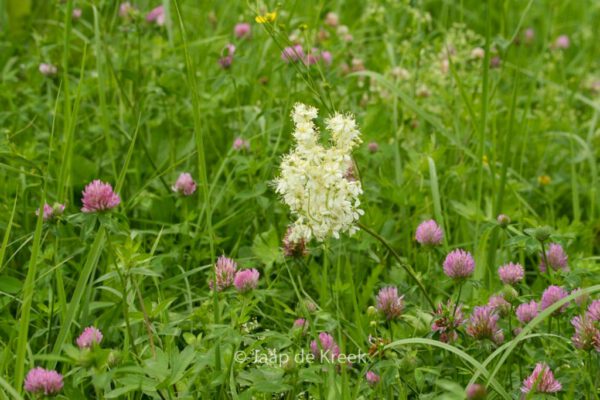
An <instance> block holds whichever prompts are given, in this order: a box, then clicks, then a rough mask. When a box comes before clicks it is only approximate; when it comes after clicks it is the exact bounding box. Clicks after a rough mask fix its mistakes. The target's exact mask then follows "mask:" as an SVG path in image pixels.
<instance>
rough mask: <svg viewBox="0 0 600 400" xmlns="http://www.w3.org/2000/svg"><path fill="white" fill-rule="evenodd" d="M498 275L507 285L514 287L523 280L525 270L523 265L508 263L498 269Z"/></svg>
mask: <svg viewBox="0 0 600 400" xmlns="http://www.w3.org/2000/svg"><path fill="white" fill-rule="evenodd" d="M498 275H499V276H500V280H501V281H502V283H504V284H505V285H514V284H515V283H517V282H520V281H522V280H523V277H524V276H525V270H524V269H523V266H522V265H521V264H513V263H508V264H506V265H503V266H501V267H500V268H498Z"/></svg>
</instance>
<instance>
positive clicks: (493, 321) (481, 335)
mask: <svg viewBox="0 0 600 400" xmlns="http://www.w3.org/2000/svg"><path fill="white" fill-rule="evenodd" d="M499 318H500V317H499V316H498V314H497V313H496V311H495V310H494V309H493V308H492V307H490V306H481V307H475V309H474V310H473V314H472V315H471V319H470V320H469V323H468V325H467V333H468V334H469V336H472V337H474V338H475V339H479V340H482V339H490V340H492V341H493V342H494V343H496V344H500V343H502V342H503V341H504V334H503V333H502V329H500V328H499V327H498V319H499Z"/></svg>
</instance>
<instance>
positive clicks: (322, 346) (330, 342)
mask: <svg viewBox="0 0 600 400" xmlns="http://www.w3.org/2000/svg"><path fill="white" fill-rule="evenodd" d="M310 351H311V352H312V354H313V355H314V356H315V358H316V359H317V360H319V361H322V360H324V359H326V360H329V361H333V360H335V359H336V358H338V356H339V355H340V348H339V346H338V345H337V343H336V342H335V339H334V338H333V336H331V335H330V334H329V333H326V332H321V333H319V339H318V342H317V340H313V341H311V342H310Z"/></svg>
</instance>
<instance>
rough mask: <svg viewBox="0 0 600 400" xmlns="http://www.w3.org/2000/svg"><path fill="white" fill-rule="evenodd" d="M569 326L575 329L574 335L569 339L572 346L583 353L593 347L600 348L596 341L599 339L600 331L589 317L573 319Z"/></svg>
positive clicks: (599, 343) (585, 315)
mask: <svg viewBox="0 0 600 400" xmlns="http://www.w3.org/2000/svg"><path fill="white" fill-rule="evenodd" d="M571 325H573V328H575V334H574V335H573V337H572V338H571V340H572V341H573V346H575V347H576V348H578V349H580V350H584V351H589V350H592V349H593V348H594V347H596V348H600V342H598V341H597V339H598V338H600V330H599V329H598V327H597V326H596V324H595V323H594V320H593V319H591V318H590V317H589V315H587V314H584V315H583V316H577V317H574V318H573V319H572V320H571Z"/></svg>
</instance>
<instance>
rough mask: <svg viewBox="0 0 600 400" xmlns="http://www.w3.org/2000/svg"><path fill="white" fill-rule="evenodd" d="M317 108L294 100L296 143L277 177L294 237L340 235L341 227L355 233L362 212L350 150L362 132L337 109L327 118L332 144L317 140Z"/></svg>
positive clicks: (322, 237)
mask: <svg viewBox="0 0 600 400" xmlns="http://www.w3.org/2000/svg"><path fill="white" fill-rule="evenodd" d="M316 117H317V109H316V108H314V107H310V106H306V105H304V104H296V105H295V106H294V110H293V111H292V120H293V121H294V124H295V128H296V129H295V131H294V133H293V136H294V139H295V140H296V145H295V147H294V148H293V150H292V151H291V152H290V153H289V154H287V155H285V156H284V158H283V160H282V162H281V174H280V176H279V177H278V178H277V179H276V180H275V185H276V188H275V190H276V192H277V193H279V194H280V195H281V196H282V198H283V201H284V202H285V204H287V205H288V206H289V207H290V209H291V212H292V215H293V216H294V217H296V221H295V222H294V223H293V224H292V226H291V232H290V237H289V238H290V240H293V241H295V240H300V239H304V240H306V241H308V240H310V239H311V238H312V237H314V238H316V239H317V240H319V241H323V240H324V239H326V238H327V237H328V236H333V237H335V238H336V239H337V238H339V234H340V232H348V234H350V235H352V234H353V233H354V232H356V231H357V230H358V227H357V226H356V225H355V223H356V221H358V219H359V218H360V216H361V215H362V214H363V213H364V212H363V210H361V209H360V208H359V207H360V200H359V198H358V197H359V195H361V194H362V187H361V185H360V181H359V180H357V179H354V178H353V176H354V164H353V162H352V157H351V152H352V149H353V148H354V147H356V146H357V145H358V144H359V143H361V140H360V132H359V131H358V129H357V126H356V121H354V118H353V117H352V116H351V115H343V114H339V113H336V114H335V115H333V116H332V117H331V118H329V119H327V120H326V121H325V122H326V125H327V129H328V130H329V131H330V132H331V140H332V145H331V146H330V147H328V148H326V147H323V146H322V145H321V144H319V132H318V131H317V128H316V127H315V125H314V123H313V120H314V119H315V118H316Z"/></svg>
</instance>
